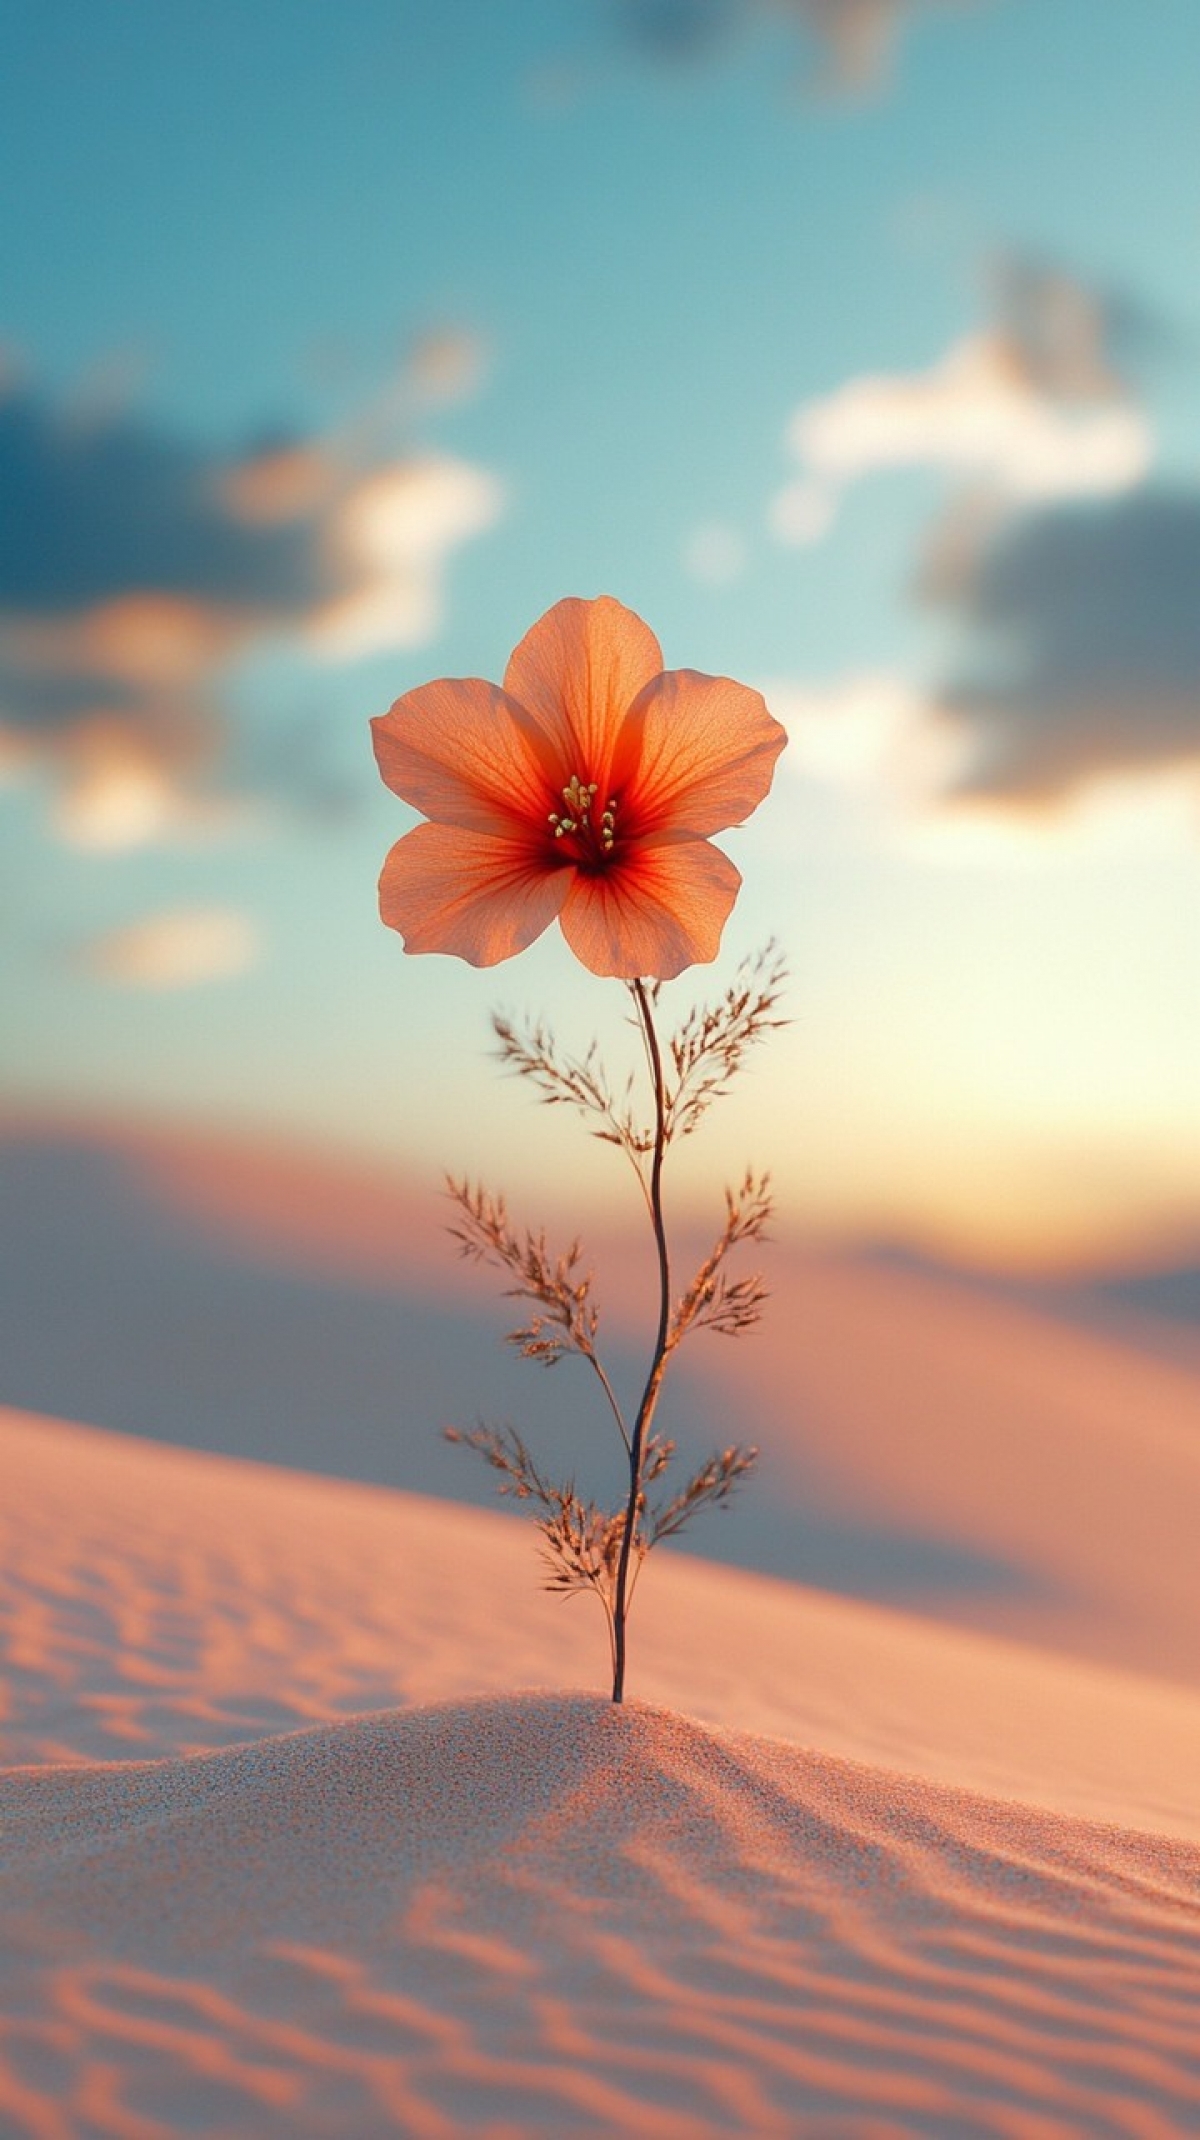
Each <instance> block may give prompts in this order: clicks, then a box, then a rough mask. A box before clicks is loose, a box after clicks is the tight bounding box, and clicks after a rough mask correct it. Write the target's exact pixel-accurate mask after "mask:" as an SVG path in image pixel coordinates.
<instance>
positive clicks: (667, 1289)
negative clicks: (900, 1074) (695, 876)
mask: <svg viewBox="0 0 1200 2140" xmlns="http://www.w3.org/2000/svg"><path fill="white" fill-rule="evenodd" d="M629 987H630V992H631V994H632V996H633V1000H634V1002H635V1004H636V1005H637V1014H638V1018H639V1020H640V1021H641V1027H642V1031H643V1033H644V1035H645V1038H646V1053H647V1055H648V1057H649V1061H650V1076H651V1079H652V1081H653V1085H654V1156H653V1160H652V1162H651V1167H650V1195H649V1205H650V1222H651V1225H652V1226H653V1228H654V1241H655V1246H656V1248H657V1250H658V1284H659V1307H658V1335H657V1337H656V1339H655V1343H654V1354H653V1358H652V1359H651V1362H650V1372H649V1374H648V1375H647V1377H646V1387H645V1389H644V1390H643V1391H642V1401H641V1403H640V1405H639V1406H638V1412H637V1418H636V1420H635V1421H634V1427H633V1439H632V1440H631V1442H630V1444H629V1502H628V1506H627V1508H626V1511H625V1530H624V1534H623V1536H622V1539H621V1553H620V1558H619V1560H618V1562H617V1582H616V1594H615V1597H614V1600H613V1613H612V1619H613V1626H612V1636H613V1691H612V1698H613V1700H614V1702H620V1701H624V1699H625V1618H626V1613H627V1610H628V1599H629V1563H630V1558H631V1556H632V1552H633V1544H634V1538H635V1535H636V1531H637V1520H638V1514H639V1510H640V1503H641V1498H642V1458H643V1454H644V1451H645V1447H646V1433H647V1430H648V1428H649V1425H650V1421H651V1419H652V1418H653V1416H654V1408H655V1405H656V1404H657V1403H658V1393H659V1390H660V1388H661V1387H662V1378H663V1374H664V1372H665V1370H666V1364H667V1341H668V1338H669V1335H670V1329H671V1267H670V1262H669V1259H668V1255H667V1233H666V1227H665V1225H664V1224H663V1207H662V1170H663V1157H664V1154H665V1152H666V1147H667V1119H666V1095H665V1090H664V1086H663V1068H662V1056H661V1054H660V1052H659V1046H658V1035H657V1033H656V1032H655V1030H654V1019H653V1017H652V1015H651V1011H650V998H649V996H648V995H647V993H646V988H645V985H644V983H643V982H642V981H640V980H638V981H631V982H630V984H629Z"/></svg>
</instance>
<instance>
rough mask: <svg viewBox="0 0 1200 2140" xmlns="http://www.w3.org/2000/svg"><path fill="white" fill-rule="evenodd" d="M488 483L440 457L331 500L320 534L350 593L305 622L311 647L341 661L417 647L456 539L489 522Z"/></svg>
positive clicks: (497, 502) (432, 626)
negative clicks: (332, 510) (337, 500)
mask: <svg viewBox="0 0 1200 2140" xmlns="http://www.w3.org/2000/svg"><path fill="white" fill-rule="evenodd" d="M502 502H503V500H502V493H501V490H500V486H499V484H498V483H497V482H496V480H495V478H494V477H492V476H490V475H488V474H487V473H486V472H485V471H484V470H483V469H480V468H475V467H473V466H472V465H471V464H470V463H469V462H467V461H459V460H452V459H450V458H449V457H448V456H444V455H443V456H432V455H431V456H428V457H427V458H425V459H422V460H411V461H397V462H394V463H392V464H391V465H390V466H389V467H386V468H379V469H375V470H374V471H373V472H372V473H371V474H370V475H369V476H366V477H364V478H363V480H362V481H361V482H359V483H357V484H355V485H354V486H353V487H352V488H351V489H350V490H349V491H348V492H347V494H346V496H345V497H344V498H343V499H342V500H341V502H340V503H339V505H338V507H337V509H336V511H335V513H334V514H333V516H332V519H331V522H330V526H329V528H328V531H327V535H326V542H327V546H328V551H329V554H330V556H331V559H333V560H335V561H336V563H337V564H339V565H340V566H341V567H342V568H343V569H344V570H345V571H346V572H347V573H348V574H351V575H353V578H354V582H355V584H354V587H353V591H352V592H351V593H349V594H347V595H344V596H342V597H340V598H339V599H338V600H336V601H334V602H331V603H328V604H327V605H326V606H325V607H324V608H323V609H321V610H319V611H318V612H317V614H316V615H315V616H314V617H313V618H312V619H311V620H310V623H309V627H308V636H309V639H310V642H311V644H312V645H313V646H314V647H315V648H316V650H317V651H318V652H319V653H321V654H322V655H323V656H324V657H325V658H326V659H327V660H332V661H342V660H347V659H353V658H356V657H358V656H360V655H363V654H375V653H380V652H383V651H385V650H386V649H387V648H389V647H410V646H418V645H420V644H421V642H422V641H423V640H425V639H429V638H431V637H432V636H433V634H434V633H435V632H436V630H437V629H438V626H439V625H440V623H441V619H442V607H443V596H442V578H443V574H444V571H445V567H446V565H447V563H448V561H449V558H450V557H451V555H452V554H453V552H454V551H455V550H456V549H457V548H458V547H459V545H460V543H463V542H465V541H467V539H468V538H469V537H470V536H472V535H479V534H482V533H483V531H484V530H485V529H486V528H489V527H491V526H492V525H493V524H494V522H495V521H496V520H497V519H498V518H499V516H500V511H501V507H502Z"/></svg>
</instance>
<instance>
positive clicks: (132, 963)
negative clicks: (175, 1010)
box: [77, 907, 260, 990]
mask: <svg viewBox="0 0 1200 2140" xmlns="http://www.w3.org/2000/svg"><path fill="white" fill-rule="evenodd" d="M259 949H260V946H259V936H258V931H257V929H256V927H255V925H254V923H253V921H252V920H251V919H250V917H249V915H246V914H242V913H239V912H237V911H236V910H235V909H232V908H226V907H185V908H179V909H177V910H175V911H174V912H170V913H165V914H154V915H150V916H149V917H147V919H145V920H144V921H137V922H132V923H130V924H129V925H128V927H126V928H123V929H113V930H109V931H108V932H107V933H106V934H104V935H102V936H97V937H93V938H92V939H91V941H90V942H89V943H87V944H85V945H83V946H81V947H80V949H79V951H78V954H77V959H78V963H79V964H80V965H81V966H82V968H83V969H84V971H85V972H87V973H89V974H90V975H91V976H92V977H93V978H94V979H95V980H99V981H108V982H112V983H114V984H116V985H118V986H121V987H124V988H140V989H151V990H158V989H179V988H195V987H198V986H200V985H201V984H203V983H205V982H209V981H223V980H228V979H230V978H232V976H234V975H235V974H240V973H244V972H246V970H247V969H248V968H249V967H250V966H252V965H254V964H255V962H256V960H257V959H258V956H259Z"/></svg>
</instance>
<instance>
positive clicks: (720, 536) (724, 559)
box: [683, 520, 747, 587]
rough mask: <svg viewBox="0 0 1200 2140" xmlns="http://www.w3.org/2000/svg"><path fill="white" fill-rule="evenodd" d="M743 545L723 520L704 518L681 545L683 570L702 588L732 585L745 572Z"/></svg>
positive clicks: (745, 560) (736, 533)
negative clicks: (682, 545)
mask: <svg viewBox="0 0 1200 2140" xmlns="http://www.w3.org/2000/svg"><path fill="white" fill-rule="evenodd" d="M746 563H747V559H746V545H745V542H744V540H743V538H742V536H741V535H740V534H739V533H738V531H737V529H736V528H732V527H729V526H728V525H727V524H726V523H725V522H724V521H723V520H705V521H702V522H701V523H700V525H699V526H698V527H695V528H693V529H692V531H691V534H690V535H689V536H688V538H687V541H686V542H685V544H684V547H683V569H684V571H685V572H686V573H687V575H688V578H689V579H693V580H696V581H698V583H699V585H700V586H701V587H731V586H732V585H733V584H734V582H735V580H740V579H742V578H743V577H744V575H745V572H746Z"/></svg>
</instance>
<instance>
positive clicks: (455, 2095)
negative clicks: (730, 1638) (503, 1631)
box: [0, 1695, 1200, 2140]
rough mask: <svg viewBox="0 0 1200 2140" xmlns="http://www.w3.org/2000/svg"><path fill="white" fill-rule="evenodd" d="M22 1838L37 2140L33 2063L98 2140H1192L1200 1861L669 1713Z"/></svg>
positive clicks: (41, 1817) (202, 1776)
mask: <svg viewBox="0 0 1200 2140" xmlns="http://www.w3.org/2000/svg"><path fill="white" fill-rule="evenodd" d="M4 1808H5V1816H6V1822H7V1827H8V1847H9V1850H10V1852H12V1853H14V1855H15V1857H16V1860H17V1862H16V1865H15V1869H13V1870H10V1871H9V1873H8V1874H7V1875H6V1878H5V1903H6V1908H7V1909H8V1911H9V1912H10V1913H12V1915H13V1916H15V1919H16V1921H17V1923H18V1925H19V1924H20V1922H21V1921H22V1918H24V1920H25V1921H26V1922H27V1923H28V1924H29V1925H30V1927H31V1938H30V1944H31V1945H33V1946H34V1948H35V1949H36V1953H37V1960H38V1974H39V1976H40V1979H41V1984H42V1987H43V1991H44V2004H43V2005H42V2007H41V2010H40V2014H39V2016H38V2019H37V2022H36V2023H32V2024H31V2020H30V2019H29V2018H28V2016H27V2014H26V2013H23V2012H22V2011H21V2007H22V2005H23V2004H24V1996H23V1991H24V1985H25V1983H26V1982H27V1981H28V1980H27V1978H26V1977H25V1976H24V1975H23V1974H22V1977H21V1978H20V1980H19V1995H18V1998H17V1999H16V2000H12V1999H11V1995H10V1999H9V2000H6V2001H5V2005H6V2008H7V2010H8V2018H7V2020H6V2021H4V2022H3V2023H0V2040H2V2041H4V2042H5V2043H6V2047H7V2051H8V2078H7V2080H0V2103H5V2104H6V2111H7V2115H8V2117H9V2118H10V2119H11V2120H12V2121H13V2122H14V2129H18V2130H19V2129H22V2128H21V2126H20V2125H19V2124H18V2123H17V2121H18V2120H20V2119H21V2118H22V2115H23V2113H22V2093H21V2091H22V2083H21V2081H20V2079H19V2078H18V2075H19V2073H20V2071H21V2068H22V2065H24V2067H25V2070H26V2071H28V2070H29V2068H30V2067H31V2066H32V2068H33V2069H34V2070H36V2069H37V2067H38V2066H39V2065H40V2067H41V2069H42V2071H43V2072H45V2071H46V2070H47V2069H48V2068H53V2069H54V2070H56V2071H57V2072H58V2074H59V2076H60V2077H61V2080H62V2082H63V2083H65V2089H64V2093H65V2094H66V2097H67V2100H68V2101H69V2102H71V2103H72V2105H73V2106H75V2110H76V2112H77V2114H78V2115H79V2117H80V2120H81V2125H82V2129H85V2130H87V2129H95V2130H102V2129H107V2130H114V2129H120V2128H121V2123H122V2121H124V2129H126V2130H129V2131H134V2130H137V2131H143V2132H152V2131H158V2130H162V2129H163V2127H164V2126H166V2127H167V2129H170V2127H171V2123H172V2120H173V2119H176V2118H181V2117H182V2116H183V2114H184V2113H185V2110H186V2117H187V2119H188V2121H189V2122H191V2124H192V2126H193V2129H195V2127H196V2125H199V2126H200V2128H201V2129H202V2130H208V2131H214V2130H219V2131H223V2132H230V2131H247V2132H256V2133H262V2134H279V2135H281V2136H282V2135H290V2134H293V2133H296V2132H298V2131H302V2132H306V2133H307V2132H316V2133H326V2134H330V2135H334V2134H353V2133H372V2132H382V2131H387V2130H395V2131H404V2132H411V2133H419V2134H429V2135H439V2136H440V2135H447V2136H450V2135H453V2134H455V2133H458V2132H462V2131H465V2130H478V2131H486V2132H491V2133H494V2134H500V2133H505V2134H516V2133H524V2132H532V2131H544V2132H549V2133H559V2134H561V2133H564V2132H570V2133H580V2134H583V2133H610V2134H616V2133H637V2134H659V2135H663V2136H666V2135H677V2136H679V2140H684V2136H692V2135H695V2136H697V2140H700V2136H704V2135H714V2136H715V2135H724V2134H728V2133H730V2132H741V2133H756V2134H757V2133H762V2134H786V2133H788V2132H794V2131H796V2130H797V2129H799V2127H800V2121H801V2120H804V2121H808V2120H812V2121H813V2124H812V2125H811V2126H810V2127H809V2128H808V2129H813V2130H818V2131H822V2132H829V2133H835V2132H836V2133H848V2132H859V2133H869V2132H879V2133H882V2132H915V2133H947V2134H949V2133H961V2132H966V2131H971V2132H979V2133H1018V2132H1019V2133H1022V2134H1034V2133H1038V2134H1050V2133H1062V2132H1068V2131H1077V2132H1088V2133H1116V2132H1129V2133H1133V2132H1142V2133H1148V2132H1151V2131H1154V2130H1160V2131H1170V2130H1172V2129H1173V2126H1177V2129H1179V2130H1184V2129H1186V2121H1188V2120H1190V2119H1195V2118H1200V2073H1198V2072H1197V2069H1196V2058H1195V2048H1196V2041H1197V2035H1196V2031H1197V2024H1198V2022H1200V1943H1198V1928H1197V1916H1196V1902H1197V1895H1198V1894H1200V1850H1197V1849H1194V1848H1193V1849H1189V1848H1187V1847H1185V1846H1182V1845H1178V1844H1168V1843H1166V1842H1165V1841H1163V1840H1161V1839H1156V1838H1153V1837H1147V1836H1140V1835H1136V1834H1132V1833H1122V1832H1121V1831H1119V1830H1113V1829H1102V1828H1095V1827H1089V1826H1087V1825H1085V1824H1082V1823H1078V1822H1070V1821H1064V1820H1062V1819H1056V1818H1054V1817H1052V1816H1049V1815H1040V1814H1035V1813H1030V1812H1027V1811H1023V1810H1018V1809H1015V1808H1013V1807H1011V1806H1004V1805H999V1804H995V1803H992V1802H989V1801H986V1800H983V1799H979V1798H971V1797H968V1796H964V1795H961V1794H953V1793H949V1792H946V1791H941V1790H938V1789H936V1788H933V1787H930V1786H928V1785H915V1784H911V1783H909V1784H905V1783H902V1782H900V1781H899V1780H898V1779H896V1778H895V1777H893V1776H889V1775H887V1774H886V1773H882V1772H879V1771H875V1770H870V1769H864V1768H856V1767H852V1766H849V1765H847V1764H846V1763H844V1762H838V1761H833V1760H830V1759H829V1758H828V1757H825V1756H820V1755H816V1754H813V1753H809V1752H805V1751H802V1750H801V1749H799V1748H797V1747H794V1746H789V1745H787V1744H785V1743H781V1742H778V1741H771V1740H765V1739H756V1738H749V1737H744V1736H737V1735H731V1734H727V1733H721V1732H718V1731H716V1730H714V1729H712V1728H711V1727H710V1728H705V1727H702V1726H700V1725H698V1724H695V1723H689V1722H687V1721H686V1720H685V1719H683V1718H682V1717H680V1716H678V1715H676V1714H674V1713H672V1712H669V1711H665V1710H660V1709H652V1708H645V1707H640V1706H633V1707H630V1708H628V1709H626V1710H624V1711H620V1712H616V1711H614V1710H613V1709H612V1708H611V1705H609V1704H607V1703H606V1702H604V1701H603V1699H598V1698H596V1697H588V1696H574V1697H561V1696H558V1697H556V1696H536V1695H530V1696H525V1697H524V1698H519V1697H508V1698H504V1699H498V1700H490V1701H485V1702H479V1703H463V1704H451V1705H447V1706H441V1707H436V1708H431V1709H420V1710H416V1711H412V1712H409V1713H407V1714H395V1713H392V1714H385V1715H382V1716H376V1717H368V1718H362V1719H359V1720H356V1721H355V1722H353V1723H347V1724H342V1725H339V1726H334V1727H326V1728H323V1729H322V1728H312V1729H309V1730H307V1731H303V1732H299V1733H296V1734H293V1735H290V1736H288V1737H285V1738H276V1739H271V1740H267V1741H265V1742H263V1743H261V1744H259V1745H256V1746H253V1747H249V1748H244V1749H238V1750H236V1751H233V1752H229V1753H226V1754H221V1755H215V1756H209V1757H207V1758H205V1757H196V1758H193V1759H191V1760H189V1761H170V1762H163V1763H154V1764H150V1765H141V1764H136V1765H130V1766H125V1767H121V1768H118V1769H104V1768H101V1769H96V1768H92V1769H84V1770H82V1771H80V1770H65V1771H58V1772H53V1773H52V1774H50V1775H49V1776H47V1775H45V1774H42V1773H39V1772H30V1771H25V1772H20V1771H18V1772H16V1773H15V1774H11V1775H10V1776H9V1777H8V1778H7V1779H6V1781H5V1786H4ZM10 1921H11V1920H10ZM39 2038H40V2041H39ZM31 2053H32V2054H33V2055H32V2057H31V2056H30V2054H31ZM39 2054H40V2055H39ZM25 2087H26V2088H27V2089H28V2088H29V2083H28V2082H26V2083H25ZM89 2121H90V2128H89ZM24 2129H25V2130H28V2131H30V2132H32V2131H34V2130H37V2129H38V2128H37V2127H36V2126H35V2125H34V2124H33V2123H32V2122H30V2121H28V2120H27V2121H26V2123H25V2126H24ZM41 2129H42V2130H44V2131H46V2130H52V2129H53V2128H52V2126H50V2125H48V2124H46V2123H43V2125H42V2127H41Z"/></svg>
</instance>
